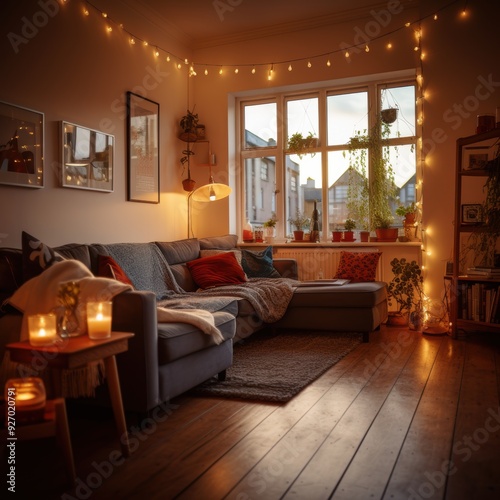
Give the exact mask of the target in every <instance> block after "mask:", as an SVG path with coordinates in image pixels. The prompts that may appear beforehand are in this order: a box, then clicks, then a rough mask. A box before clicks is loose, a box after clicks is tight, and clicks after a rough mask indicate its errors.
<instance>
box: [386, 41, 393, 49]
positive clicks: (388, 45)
mask: <svg viewBox="0 0 500 500" xmlns="http://www.w3.org/2000/svg"><path fill="white" fill-rule="evenodd" d="M386 47H387V48H388V49H389V50H390V49H392V43H391V42H389V43H388V44H387V45H386Z"/></svg>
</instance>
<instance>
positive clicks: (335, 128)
mask: <svg viewBox="0 0 500 500" xmlns="http://www.w3.org/2000/svg"><path fill="white" fill-rule="evenodd" d="M327 107H328V108H327V112H328V145H329V146H332V145H334V144H346V143H347V142H348V141H349V138H350V137H352V136H353V135H355V134H356V133H357V132H358V131H359V132H362V133H363V131H365V130H367V129H368V94H367V93H366V92H355V93H351V94H340V95H329V96H328V97H327Z"/></svg>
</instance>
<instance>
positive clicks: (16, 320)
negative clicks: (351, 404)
mask: <svg viewBox="0 0 500 500" xmlns="http://www.w3.org/2000/svg"><path fill="white" fill-rule="evenodd" d="M236 245H237V237H236V236H234V235H227V236H224V237H214V238H203V239H195V238H191V239H186V240H180V241H174V242H151V243H116V244H107V245H103V244H90V245H86V244H69V245H64V246H61V247H57V248H54V249H51V250H53V251H55V252H56V253H57V254H58V255H61V256H62V257H64V258H71V259H76V260H79V261H81V262H83V263H84V264H85V265H86V266H87V267H88V268H89V269H90V270H91V271H92V272H93V273H94V274H98V259H99V255H109V256H111V257H113V259H115V260H116V262H117V263H118V264H119V265H120V266H121V267H122V269H123V270H124V271H125V273H126V274H127V276H128V277H129V278H130V279H131V281H132V282H133V284H134V287H135V289H134V291H127V292H124V293H121V294H119V295H117V296H116V297H115V298H114V300H113V329H114V330H116V331H127V332H133V333H134V334H135V336H134V337H133V338H132V339H131V341H130V343H129V350H128V351H127V352H126V353H123V354H120V355H119V356H118V359H117V361H118V368H119V373H120V382H121V386H122V395H123V402H124V407H125V409H126V410H127V411H134V412H141V413H142V412H147V411H149V410H151V409H153V408H154V407H156V406H158V405H160V404H161V403H163V402H166V401H168V400H170V399H171V398H173V397H175V396H177V395H179V394H182V393H183V392H185V391H187V390H189V389H191V388H193V387H195V386H196V385H198V384H200V383H202V382H204V381H205V380H207V379H209V378H211V377H212V376H214V375H216V374H219V376H221V377H223V376H224V374H225V370H226V369H227V368H228V367H229V366H230V365H231V363H232V347H233V342H234V341H237V340H239V339H242V338H245V337H248V336H249V335H251V334H252V333H253V332H255V331H257V330H259V329H261V328H263V327H266V326H269V325H268V324H266V323H265V322H264V321H263V320H262V319H261V318H260V317H259V316H258V315H257V314H256V311H255V310H254V308H253V307H252V305H251V303H250V302H249V301H248V300H246V299H244V298H241V297H230V296H228V297H226V300H223V301H220V300H211V299H210V298H206V299H203V300H202V302H201V307H203V308H205V309H208V310H210V311H211V312H213V314H214V319H215V324H216V326H217V327H218V328H219V330H220V331H221V333H222V335H223V337H224V342H223V343H221V344H219V345H217V344H215V343H214V341H213V340H212V339H211V337H209V336H207V335H205V334H203V333H202V332H201V331H199V330H198V329H197V328H195V327H193V326H191V325H189V324H185V323H160V324H158V322H157V309H156V307H157V303H158V301H160V300H162V299H164V298H165V297H171V296H172V293H173V292H172V290H173V289H176V288H178V287H181V288H182V290H183V291H186V292H195V291H196V289H197V285H196V283H195V282H194V280H193V278H192V276H191V273H190V271H189V269H188V266H187V264H186V263H187V262H189V261H191V260H194V259H197V258H199V257H200V256H203V252H204V251H205V250H220V251H227V250H234V249H235V247H236ZM24 258H25V256H24ZM24 264H25V261H23V251H22V250H17V249H0V302H3V300H4V299H6V298H8V297H9V296H10V295H12V293H13V292H14V291H15V290H16V289H17V288H18V287H19V286H20V285H21V284H22V283H23V281H24V279H25V277H26V276H25V275H24V274H23V270H24ZM273 266H274V268H275V269H276V270H277V271H278V273H279V274H280V275H281V276H282V277H285V278H290V279H293V280H296V279H297V275H298V273H297V263H296V261H295V260H293V259H275V260H273ZM174 295H175V294H174ZM191 295H197V294H195V293H192V294H191ZM198 306H199V304H198ZM386 318H387V294H386V285H385V283H381V282H370V283H352V284H348V285H344V286H341V287H332V286H328V287H325V286H307V287H297V288H296V289H295V290H294V292H293V296H292V298H291V301H290V302H289V304H288V308H287V310H286V312H285V314H284V316H283V317H282V318H281V319H280V320H279V321H277V322H275V323H274V324H273V326H274V327H276V328H287V329H289V328H300V329H320V330H328V331H357V332H363V334H364V340H365V341H367V340H368V335H369V332H371V331H373V330H375V329H377V328H378V327H379V326H380V324H381V323H382V322H383V321H385V320H386ZM21 319H22V316H21V315H20V313H19V312H16V311H15V310H12V308H9V307H8V306H7V307H3V312H2V315H1V317H0V332H1V333H2V335H1V338H2V341H1V343H0V344H1V345H0V355H1V356H2V357H3V350H4V346H5V344H6V343H9V342H13V341H16V340H18V336H19V331H20V324H21ZM101 392H102V393H103V394H106V393H107V391H101Z"/></svg>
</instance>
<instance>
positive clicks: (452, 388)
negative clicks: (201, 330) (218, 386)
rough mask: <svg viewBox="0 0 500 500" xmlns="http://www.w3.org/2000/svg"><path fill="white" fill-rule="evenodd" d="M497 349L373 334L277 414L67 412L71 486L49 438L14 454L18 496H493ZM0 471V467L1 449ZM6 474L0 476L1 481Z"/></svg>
mask: <svg viewBox="0 0 500 500" xmlns="http://www.w3.org/2000/svg"><path fill="white" fill-rule="evenodd" d="M499 365H500V348H499V343H498V341H497V339H496V337H494V336H492V335H491V334H490V335H480V334H469V335H467V336H465V337H464V338H462V339H460V340H453V339H451V338H450V337H448V336H442V337H432V336H426V335H422V334H421V333H418V332H411V331H409V330H407V329H390V328H386V327H383V328H382V329H381V330H380V331H379V332H374V333H373V334H372V335H371V339H370V342H369V343H368V344H362V345H360V346H359V347H358V348H356V349H355V350H354V351H353V352H351V353H350V354H349V355H347V356H346V357H345V358H344V359H342V360H341V361H340V362H339V363H337V364H336V365H334V366H333V367H332V368H331V369H330V370H328V371H327V372H325V373H324V374H323V375H322V376H321V377H319V378H318V379H317V380H316V381H314V382H313V383H312V384H310V385H309V386H308V387H307V388H306V389H304V390H303V391H302V392H301V393H300V394H298V395H297V396H296V397H295V398H293V399H292V400H291V401H289V402H288V403H287V404H269V403H258V402H251V401H242V400H240V401H238V400H230V399H221V398H202V397H194V396H192V395H190V394H189V393H187V394H184V395H183V396H181V397H179V398H176V399H175V400H173V401H172V402H171V405H170V406H169V407H166V408H165V410H166V412H163V413H159V414H157V419H156V420H151V419H149V420H148V419H142V420H136V419H135V416H133V415H128V423H129V424H130V426H131V427H130V430H131V441H132V448H133V453H132V456H131V457H130V458H129V459H127V460H125V459H121V457H120V460H119V461H118V462H117V463H115V464H111V462H112V460H111V458H112V457H116V454H117V453H118V450H119V449H120V448H119V445H118V442H117V439H116V435H115V427H114V422H113V418H112V414H111V412H110V411H109V410H106V411H102V410H101V411H99V410H97V409H88V408H87V409H86V410H85V411H80V408H81V406H80V405H79V404H76V405H75V404H73V403H69V404H68V413H69V424H70V431H71V437H72V441H73V449H74V455H75V465H76V469H77V476H78V484H77V488H76V489H75V488H68V486H67V483H66V477H65V464H64V461H63V459H62V456H61V454H60V453H59V451H58V450H57V448H56V447H55V442H54V440H53V439H44V440H39V441H38V442H27V443H18V448H17V459H18V461H17V463H16V467H17V476H18V483H17V486H18V489H17V492H18V493H19V497H20V498H28V497H30V498H44V499H51V498H54V499H55V498H58V499H60V498H65V499H68V500H69V499H73V498H92V499H108V498H123V499H141V500H143V499H146V498H147V499H148V500H149V499H174V498H182V499H189V500H190V499H199V498H203V499H204V500H205V499H207V500H210V499H214V500H219V499H230V500H249V499H264V500H274V499H281V498H286V499H299V500H302V499H305V500H317V499H318V500H319V499H327V498H332V499H340V498H347V499H349V500H352V499H356V498H360V499H363V500H364V499H370V500H371V499H382V498H383V499H384V500H398V499H412V500H420V499H429V498H431V499H434V500H461V499H464V500H465V499H467V500H470V499H472V500H474V499H481V500H483V499H489V498H492V499H493V498H498V497H500V474H499V473H498V471H499V470H500V453H499V450H500V403H499V397H500V370H499ZM2 463H3V466H4V467H5V464H6V459H5V451H4V459H3V462H2ZM3 471H4V469H2V472H3Z"/></svg>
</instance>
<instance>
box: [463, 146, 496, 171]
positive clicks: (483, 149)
mask: <svg viewBox="0 0 500 500" xmlns="http://www.w3.org/2000/svg"><path fill="white" fill-rule="evenodd" d="M490 150H491V147H490V146H489V145H484V146H477V145H475V146H465V147H464V149H463V152H462V170H463V171H470V170H483V169H484V168H485V167H486V163H488V160H489V157H490V154H491V152H490Z"/></svg>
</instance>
